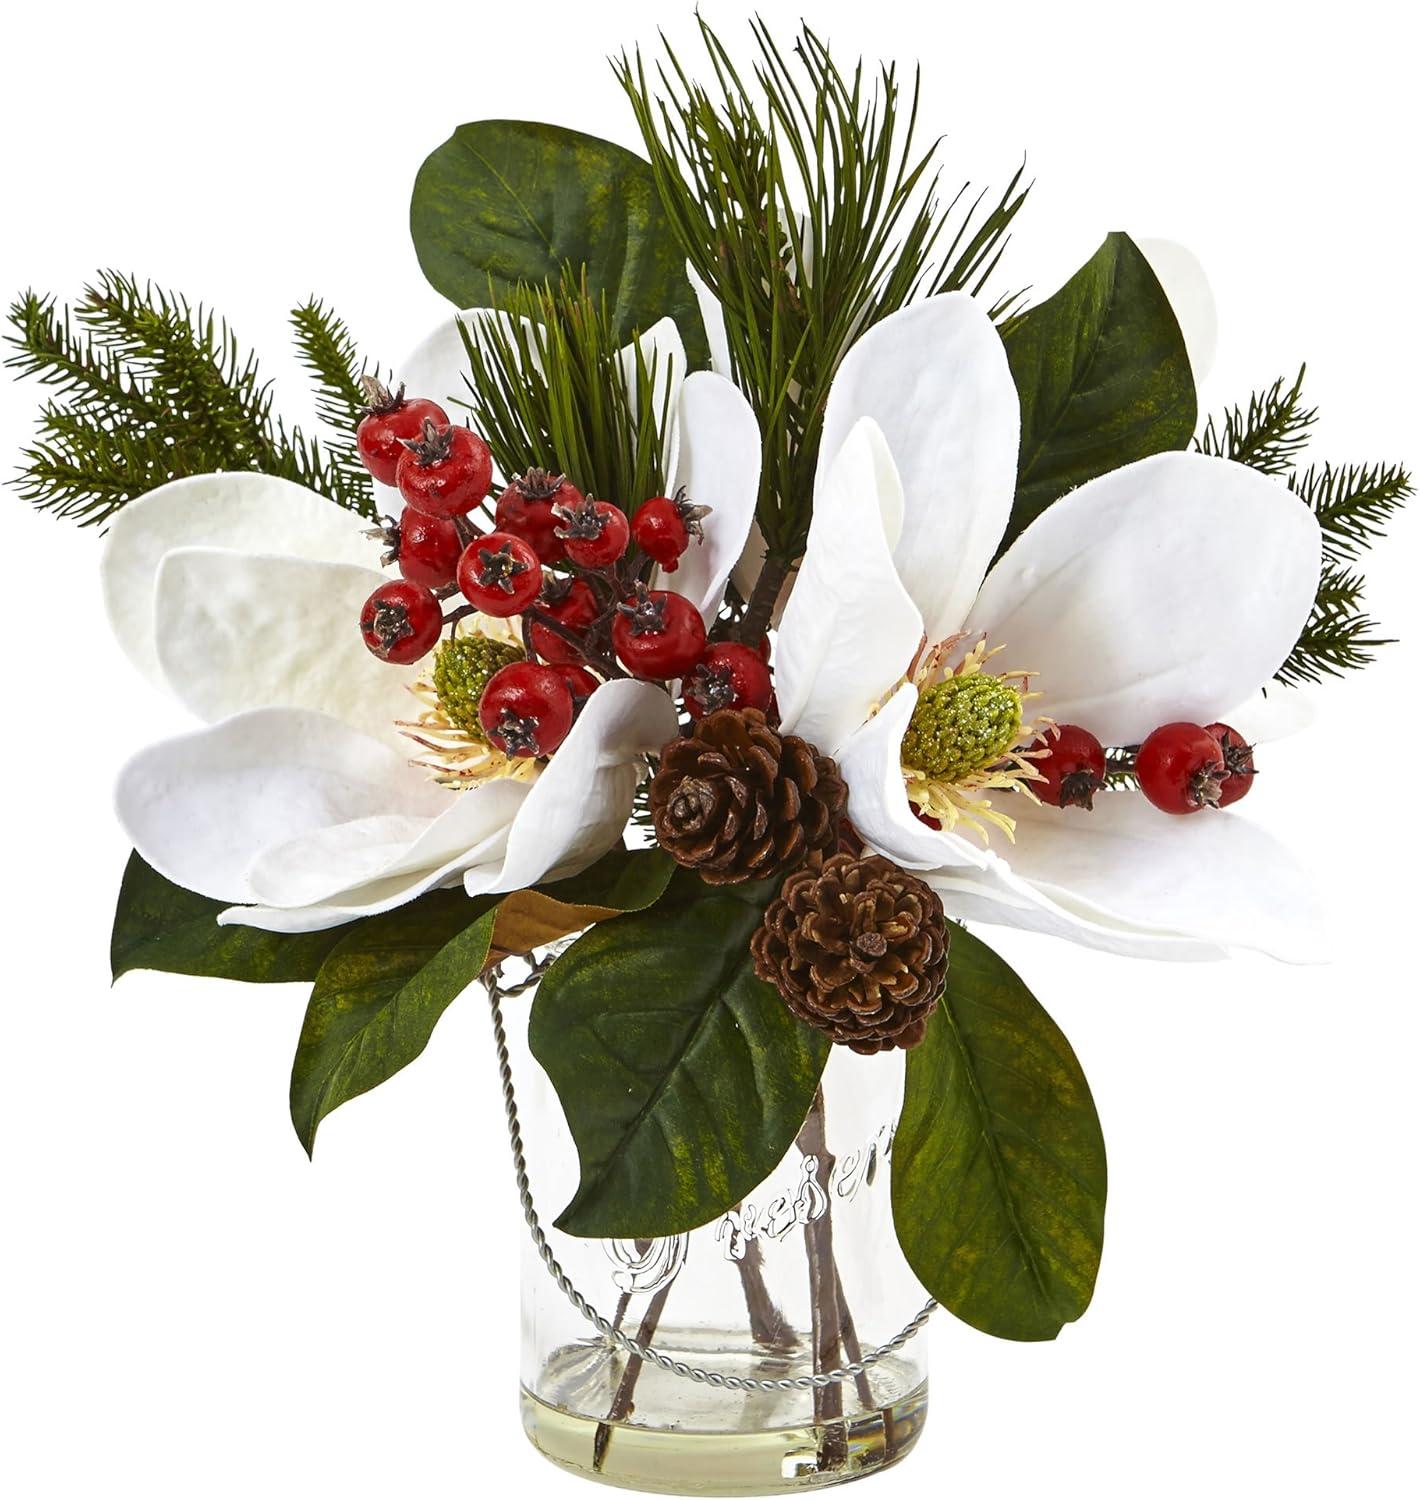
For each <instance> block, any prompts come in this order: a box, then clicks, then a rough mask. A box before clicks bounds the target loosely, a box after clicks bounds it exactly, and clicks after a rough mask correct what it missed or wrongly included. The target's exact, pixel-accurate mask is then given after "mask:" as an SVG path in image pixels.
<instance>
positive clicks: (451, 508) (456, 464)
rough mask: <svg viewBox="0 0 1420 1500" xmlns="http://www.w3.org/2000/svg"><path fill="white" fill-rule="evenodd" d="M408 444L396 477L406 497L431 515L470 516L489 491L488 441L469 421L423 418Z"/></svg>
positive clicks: (408, 502) (491, 478)
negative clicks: (453, 423)
mask: <svg viewBox="0 0 1420 1500" xmlns="http://www.w3.org/2000/svg"><path fill="white" fill-rule="evenodd" d="M420 432H421V436H420V437H419V439H418V440H417V441H415V442H409V443H406V444H405V445H404V457H403V458H401V459H400V461H399V468H398V469H397V470H396V471H395V483H396V484H398V485H399V492H400V494H401V495H403V496H404V503H405V504H406V505H412V506H413V507H414V508H415V510H422V511H423V512H424V514H425V515H428V516H466V515H467V514H468V513H469V511H471V510H472V509H473V508H474V507H475V506H476V505H481V504H482V503H483V501H484V500H485V499H486V498H487V496H488V486H489V485H490V484H491V483H492V482H493V459H492V457H491V455H490V454H489V452H488V444H487V443H485V442H484V441H483V439H482V438H481V437H479V435H478V434H477V433H476V432H470V431H469V430H468V428H467V427H439V426H437V425H436V424H435V423H433V422H425V424H424V426H423V427H422V428H421V429H420Z"/></svg>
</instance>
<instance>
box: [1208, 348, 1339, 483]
mask: <svg viewBox="0 0 1420 1500" xmlns="http://www.w3.org/2000/svg"><path fill="white" fill-rule="evenodd" d="M1306 373H1307V367H1306V366H1305V365H1303V366H1302V367H1301V369H1300V370H1299V371H1298V372H1297V378H1296V379H1295V380H1294V381H1293V382H1292V384H1291V385H1290V386H1286V385H1285V382H1284V381H1283V380H1280V379H1279V380H1275V381H1273V383H1272V384H1271V385H1270V386H1269V387H1268V388H1267V390H1265V391H1259V392H1255V393H1254V394H1253V395H1252V397H1251V398H1250V399H1249V401H1248V404H1247V410H1246V411H1244V410H1243V408H1242V407H1241V406H1234V407H1231V408H1230V409H1229V410H1227V411H1225V412H1224V413H1223V415H1222V418H1221V420H1220V419H1219V418H1217V417H1209V418H1208V425H1207V426H1206V427H1205V428H1204V429H1203V432H1202V433H1201V434H1200V436H1199V437H1198V438H1196V439H1195V440H1194V445H1193V446H1194V448H1195V450H1196V451H1197V452H1199V453H1206V454H1208V455H1210V456H1211V457H1215V458H1228V459H1232V460H1233V461H1234V462H1235V463H1240V464H1247V465H1248V467H1249V468H1253V469H1260V470H1261V471H1262V472H1263V473H1264V474H1273V475H1284V474H1289V473H1290V472H1291V471H1292V469H1293V468H1295V466H1296V461H1297V456H1298V455H1299V454H1300V453H1301V451H1302V449H1303V448H1304V447H1305V446H1306V443H1307V439H1308V438H1309V437H1310V435H1311V429H1312V426H1313V424H1314V423H1315V422H1316V408H1315V407H1314V406H1312V407H1307V406H1303V405H1302V377H1303V376H1304V375H1305V374H1306ZM1284 387H1285V388H1284Z"/></svg>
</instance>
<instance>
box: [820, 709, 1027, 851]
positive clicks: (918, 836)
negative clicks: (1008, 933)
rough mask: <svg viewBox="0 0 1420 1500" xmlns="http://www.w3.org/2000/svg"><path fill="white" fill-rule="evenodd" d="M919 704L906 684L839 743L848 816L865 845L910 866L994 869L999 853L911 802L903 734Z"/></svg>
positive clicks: (839, 761)
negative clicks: (929, 820) (929, 817)
mask: <svg viewBox="0 0 1420 1500" xmlns="http://www.w3.org/2000/svg"><path fill="white" fill-rule="evenodd" d="M916 707H917V689H916V688H915V687H913V685H912V684H911V683H910V682H907V683H904V684H903V685H902V686H901V687H900V688H898V690H897V691H896V692H895V693H894V694H893V695H892V697H891V698H889V699H888V701H887V702H886V703H885V704H883V706H882V709H881V710H880V711H879V712H878V713H876V714H874V715H873V717H872V718H871V719H869V720H868V722H867V723H866V724H864V725H863V726H862V727H861V728H860V729H858V730H857V731H856V732H855V733H854V734H852V735H850V736H849V737H848V739H847V740H846V741H845V742H844V743H843V744H842V745H841V746H840V747H839V749H838V752H837V756H838V768H839V770H840V771H842V772H843V777H844V780H845V781H847V783H848V794H849V795H848V816H849V817H850V818H851V819H852V822H853V827H854V828H855V829H856V830H857V831H858V834H859V836H860V837H861V838H862V839H863V841H864V843H866V844H868V845H869V846H870V847H872V848H873V849H876V850H877V851H878V853H879V854H883V855H886V856H887V858H888V859H890V860H892V861H893V862H894V863H895V864H899V865H901V866H902V867H903V868H904V869H907V870H921V871H926V870H937V869H940V868H943V867H952V868H955V867H957V866H961V867H964V868H967V869H974V870H985V869H988V868H990V867H991V866H992V865H993V864H994V863H998V862H999V861H998V857H997V855H996V854H995V853H993V852H992V851H991V850H990V849H988V848H984V847H982V846H981V845H980V844H979V843H976V842H972V841H969V840H967V839H965V838H963V837H961V836H960V835H958V834H952V833H946V832H942V831H939V830H938V829H935V828H932V827H930V826H929V825H928V824H926V823H924V822H923V821H922V820H921V819H920V818H919V817H918V816H917V815H916V814H915V813H914V812H913V811H912V804H911V803H910V802H909V801H908V800H907V783H906V781H905V780H904V779H903V774H902V737H903V735H904V734H906V733H907V726H908V724H909V723H910V722H911V720H912V713H913V710H914V709H915V708H916Z"/></svg>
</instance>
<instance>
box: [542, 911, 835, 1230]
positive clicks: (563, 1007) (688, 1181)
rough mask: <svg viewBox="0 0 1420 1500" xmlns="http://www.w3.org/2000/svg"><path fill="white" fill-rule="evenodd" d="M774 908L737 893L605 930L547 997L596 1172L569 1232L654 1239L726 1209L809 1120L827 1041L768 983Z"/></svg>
mask: <svg viewBox="0 0 1420 1500" xmlns="http://www.w3.org/2000/svg"><path fill="white" fill-rule="evenodd" d="M761 915H762V908H761V907H760V906H758V905H755V904H751V903H749V902H745V901H740V900H736V899H734V898H731V897H727V896H722V895H702V896H701V898H700V899H699V900H698V901H696V902H695V903H694V904H693V906H690V907H687V906H685V905H675V906H669V907H665V908H657V909H656V910H654V911H650V912H646V913H643V914H642V915H639V916H631V917H622V918H621V919H620V920H618V921H616V922H613V923H610V924H608V925H607V926H604V927H596V928H593V929H592V931H591V932H589V933H587V934H586V935H585V936H583V937H582V938H580V939H579V940H578V941H577V942H576V943H575V944H573V946H572V947H571V948H570V949H568V951H567V952H566V953H565V954H564V955H563V956H562V958H561V959H559V960H558V962H557V963H556V964H554V965H553V967H552V969H551V970H550V971H549V972H548V974H547V976H546V978H545V979H544V980H543V981H542V984H541V986H540V987H539V990H538V995H537V999H536V1000H535V1001H534V1003H533V1012H532V1022H531V1027H530V1033H529V1035H530V1040H531V1043H532V1049H533V1053H534V1055H535V1056H536V1057H537V1059H538V1061H539V1062H540V1063H541V1064H542V1065H543V1067H544V1068H546V1070H547V1073H548V1076H549V1077H550V1078H551V1079H552V1082H553V1085H554V1087H555V1088H556V1089H557V1093H558V1097H559V1098H560V1099H561V1101H562V1107H563V1109H564V1111H565V1112H566V1115H567V1122H568V1124H569V1126H570V1127H571V1130H572V1135H573V1138H574V1140H575V1141H576V1143H577V1152H578V1155H579V1157H580V1159H581V1167H582V1177H581V1183H580V1185H579V1187H578V1189H577V1192H576V1195H575V1196H574V1197H573V1199H572V1201H571V1203H569V1204H568V1206H567V1207H566V1209H564V1210H563V1213H562V1216H561V1217H560V1218H559V1219H558V1221H557V1227H558V1228H559V1229H563V1230H565V1231H567V1232H568V1233H570V1234H579V1235H588V1236H594V1237H601V1236H608V1235H617V1236H627V1237H639V1238H648V1237H655V1236H658V1235H666V1234H677V1233H680V1232H681V1231H682V1230H687V1229H693V1228H695V1227H696V1225H698V1224H704V1223H706V1222H708V1221H709V1220H711V1219H713V1218H714V1217H715V1216H716V1215H717V1214H720V1213H723V1212H724V1211H725V1210H726V1209H727V1208H729V1207H731V1206H732V1205H733V1204H734V1203H736V1202H737V1201H738V1200H739V1199H740V1198H741V1197H743V1196H744V1194H745V1193H747V1192H748V1191H749V1190H750V1189H751V1188H752V1187H754V1186H755V1184H756V1183H758V1182H761V1181H762V1180H763V1179H764V1178H765V1177H766V1176H767V1175H768V1174H769V1172H770V1171H771V1170H772V1169H773V1168H774V1166H775V1165H776V1163H777V1162H778V1161H779V1159H780V1158H781V1157H782V1156H783V1155H784V1153H785V1151H787V1150H788V1149H789V1147H790V1145H791V1144H792V1143H793V1140H794V1136H795V1135H796V1134H797V1132H798V1130H799V1127H800V1126H801V1125H802V1124H803V1122H804V1117H805V1115H807V1113H808V1109H809V1105H810V1104H811V1103H812V1102H813V1096H814V1090H815V1088H816V1087H817V1085H818V1080H819V1075H820V1074H821V1073H822V1071H823V1065H824V1062H825V1061H826V1059H827V1055H828V1042H827V1040H826V1038H824V1037H823V1036H821V1035H820V1034H819V1033H818V1032H816V1031H813V1030H811V1029H810V1028H809V1027H807V1026H804V1025H802V1024H801V1023H800V1022H798V1021H796V1020H795V1019H794V1017H793V1016H792V1015H790V1013H789V1011H788V1010H787V1009H786V1008H785V1006H784V1003H783V1002H782V1001H781V1000H780V998H779V996H778V995H777V994H776V993H775V991H774V990H773V989H772V988H771V987H770V986H769V985H766V984H764V983H762V982H761V981H760V980H758V979H756V978H755V977H754V972H753V969H752V967H751V963H750V955H749V940H750V935H751V934H752V933H753V931H754V929H755V927H756V926H757V925H758V923H759V920H760V917H761Z"/></svg>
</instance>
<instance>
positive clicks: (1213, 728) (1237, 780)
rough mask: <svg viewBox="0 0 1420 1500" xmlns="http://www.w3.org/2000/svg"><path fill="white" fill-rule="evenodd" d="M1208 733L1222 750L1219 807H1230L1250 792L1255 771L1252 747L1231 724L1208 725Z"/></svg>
mask: <svg viewBox="0 0 1420 1500" xmlns="http://www.w3.org/2000/svg"><path fill="white" fill-rule="evenodd" d="M1208 733H1209V734H1211V735H1212V736H1213V738H1214V739H1215V740H1217V742H1218V744H1219V745H1220V746H1221V747H1222V750H1223V769H1224V770H1225V771H1226V772H1227V773H1228V774H1227V775H1226V776H1224V777H1223V789H1222V791H1221V792H1220V793H1219V794H1218V806H1219V807H1231V806H1232V805H1233V803H1234V802H1239V801H1241V800H1242V799H1243V798H1244V797H1246V796H1247V794H1248V793H1249V792H1250V791H1251V790H1252V782H1253V778H1254V777H1255V776H1256V775H1257V769H1256V767H1255V766H1254V765H1253V763H1252V746H1251V745H1249V744H1248V742H1247V741H1246V740H1245V739H1244V738H1243V737H1242V735H1240V734H1239V733H1238V732H1237V730H1236V729H1234V728H1233V727H1232V725H1231V724H1210V725H1209V726H1208Z"/></svg>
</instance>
